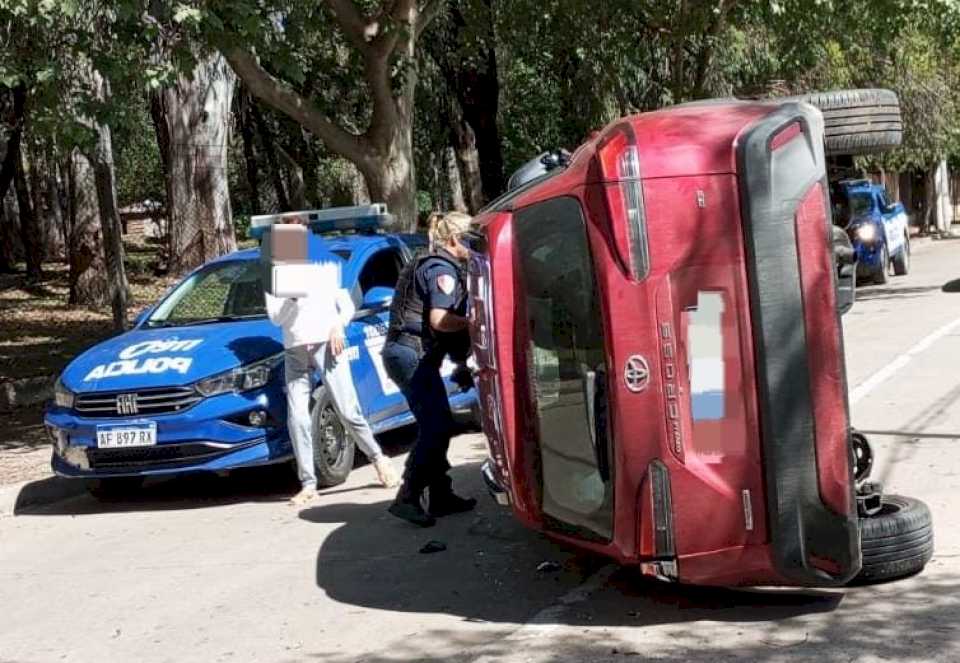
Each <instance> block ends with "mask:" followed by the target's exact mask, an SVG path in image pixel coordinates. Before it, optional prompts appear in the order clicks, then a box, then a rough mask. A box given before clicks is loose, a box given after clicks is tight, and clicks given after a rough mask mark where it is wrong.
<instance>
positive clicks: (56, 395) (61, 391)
mask: <svg viewBox="0 0 960 663" xmlns="http://www.w3.org/2000/svg"><path fill="white" fill-rule="evenodd" d="M75 399H76V395H75V394H74V393H73V392H72V391H70V390H69V389H67V388H66V387H64V386H63V382H61V381H60V378H57V382H56V384H54V385H53V402H54V403H56V404H57V407H65V408H67V409H70V408H72V407H73V402H74V400H75Z"/></svg>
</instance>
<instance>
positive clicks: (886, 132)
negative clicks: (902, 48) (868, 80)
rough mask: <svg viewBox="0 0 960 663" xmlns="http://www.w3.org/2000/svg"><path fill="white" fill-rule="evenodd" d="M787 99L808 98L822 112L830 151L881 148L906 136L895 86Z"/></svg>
mask: <svg viewBox="0 0 960 663" xmlns="http://www.w3.org/2000/svg"><path fill="white" fill-rule="evenodd" d="M788 99H789V100H796V101H805V102H807V103H808V104H811V105H813V106H816V107H817V108H819V109H820V112H821V113H823V121H824V131H823V134H824V138H823V144H824V149H825V151H826V154H827V155H837V154H871V153H874V152H882V151H884V150H889V149H892V148H894V147H898V146H899V145H900V142H901V140H902V139H903V120H902V119H901V117H900V100H899V99H898V98H897V93H896V92H894V91H893V90H883V89H864V90H833V91H830V92H813V93H811V94H802V95H798V96H795V97H788Z"/></svg>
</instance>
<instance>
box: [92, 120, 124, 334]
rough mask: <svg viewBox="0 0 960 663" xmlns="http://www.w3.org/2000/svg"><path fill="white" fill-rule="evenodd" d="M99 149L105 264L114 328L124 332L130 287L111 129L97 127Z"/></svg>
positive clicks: (96, 155) (97, 167)
mask: <svg viewBox="0 0 960 663" xmlns="http://www.w3.org/2000/svg"><path fill="white" fill-rule="evenodd" d="M96 131H97V145H96V148H95V150H94V152H93V155H92V158H91V160H90V161H91V164H92V166H93V174H94V180H95V183H96V190H97V206H98V207H99V209H100V228H101V230H102V233H103V249H104V260H105V264H106V268H107V288H108V292H109V297H110V309H111V311H112V313H113V328H114V329H116V330H120V331H122V330H123V329H126V326H127V305H128V298H129V296H130V285H129V284H128V283H127V272H126V269H125V268H124V264H123V260H124V251H123V238H122V237H121V227H120V213H119V211H118V209H117V185H116V177H115V174H114V167H113V144H112V141H111V134H110V127H109V126H108V125H105V124H97V125H96Z"/></svg>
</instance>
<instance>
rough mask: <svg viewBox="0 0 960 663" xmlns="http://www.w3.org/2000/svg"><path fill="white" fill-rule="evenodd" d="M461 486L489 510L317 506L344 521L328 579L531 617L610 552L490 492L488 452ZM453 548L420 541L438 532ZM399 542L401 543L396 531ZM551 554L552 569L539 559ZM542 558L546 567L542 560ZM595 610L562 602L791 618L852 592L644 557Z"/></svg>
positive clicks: (617, 615)
mask: <svg viewBox="0 0 960 663" xmlns="http://www.w3.org/2000/svg"><path fill="white" fill-rule="evenodd" d="M451 474H452V476H453V478H454V485H455V487H456V489H457V490H458V491H459V492H463V493H464V494H470V495H474V496H476V497H478V498H479V499H480V500H481V501H480V503H479V504H478V507H477V510H476V511H474V512H472V513H469V514H463V515H458V516H450V517H448V518H443V519H441V520H440V521H439V522H438V524H437V526H436V527H433V528H427V529H419V528H415V527H413V526H411V525H408V524H407V523H405V522H403V521H400V520H397V519H395V518H393V517H392V516H390V515H389V514H387V512H386V509H387V507H388V506H389V501H383V502H377V503H373V504H360V503H339V504H330V505H323V506H318V507H313V508H310V509H305V510H304V511H302V512H301V514H300V516H301V518H303V519H305V520H308V521H311V522H317V523H342V525H341V526H340V527H339V528H338V529H336V530H334V531H333V532H331V533H330V534H329V535H327V537H326V538H325V540H324V542H323V544H322V546H321V548H320V550H319V551H318V553H317V566H316V582H317V586H318V587H320V588H321V589H322V590H323V591H324V592H325V593H326V594H327V595H328V596H329V597H330V598H332V599H333V600H335V601H337V602H340V603H344V604H346V605H353V606H360V607H364V608H371V609H377V610H389V611H401V612H413V613H423V614H433V613H444V614H449V615H453V616H456V617H460V618H461V619H463V620H466V621H476V622H493V623H522V622H524V621H526V620H528V619H529V618H530V617H531V615H533V614H536V613H537V612H539V611H540V610H542V609H543V608H545V607H547V606H549V605H551V604H553V603H554V602H555V601H556V598H557V596H562V595H564V594H567V593H568V592H570V591H573V590H574V589H575V588H577V587H579V586H580V585H582V584H583V582H584V581H585V580H586V579H587V578H588V577H590V576H591V575H592V574H593V573H595V572H597V570H598V569H600V568H602V567H607V566H609V562H608V560H606V559H604V558H599V557H596V556H592V555H585V554H582V553H579V552H577V551H575V550H572V549H570V548H567V547H565V546H562V545H560V544H558V543H555V542H553V541H550V540H549V539H547V538H546V537H544V536H543V535H541V534H539V533H537V532H533V531H530V530H528V529H526V528H524V527H523V526H521V525H520V524H519V523H518V522H517V521H515V520H514V518H513V517H512V516H511V514H510V513H509V512H508V511H507V510H506V509H503V508H501V507H499V506H497V505H496V504H494V503H493V501H492V500H491V499H489V497H487V496H485V495H482V494H481V492H482V488H481V485H480V481H479V464H477V463H470V464H466V465H462V466H459V467H457V468H455V469H454V470H453V471H452V472H451ZM431 540H435V541H440V542H442V543H444V544H445V545H446V546H447V549H446V550H445V551H443V552H438V553H433V554H424V553H421V552H419V551H420V549H421V547H422V546H423V545H424V544H425V543H427V542H428V541H431ZM386 542H389V543H386ZM543 562H550V563H551V565H550V567H549V568H548V569H547V570H543V571H541V570H538V567H541V564H542V563H543ZM541 568H542V567H541ZM599 595H603V596H608V595H609V596H610V597H612V598H610V599H609V600H610V601H611V603H610V604H609V605H606V604H604V603H603V602H602V601H600V602H598V601H597V600H595V599H594V598H592V597H591V599H590V600H589V601H587V602H585V603H584V604H583V605H584V606H586V605H587V604H589V605H590V608H589V611H584V610H582V609H580V607H581V606H580V605H579V604H578V605H577V607H576V608H575V609H571V610H564V611H558V612H557V613H556V619H557V620H558V623H563V624H568V625H579V624H583V625H594V626H597V625H603V626H643V625H652V624H664V623H682V622H689V621H696V620H700V619H714V620H726V619H731V620H732V619H735V620H738V621H747V622H752V621H758V622H765V621H770V620H778V619H788V618H793V617H798V616H801V615H809V614H812V613H822V612H829V611H832V610H834V609H835V608H836V607H837V606H838V605H839V603H840V601H841V600H842V598H843V594H842V592H812V591H792V592H782V591H780V592H760V591H746V590H733V589H713V588H696V587H685V586H680V585H670V584H664V583H659V582H655V581H650V580H647V579H644V578H643V577H642V576H641V575H640V574H639V572H638V571H636V570H635V569H629V568H622V569H619V570H616V571H614V572H613V575H612V576H611V577H610V578H609V580H607V581H606V584H605V587H604V588H603V591H602V592H600V593H598V596H599Z"/></svg>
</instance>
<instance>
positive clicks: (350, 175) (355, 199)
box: [344, 160, 370, 205]
mask: <svg viewBox="0 0 960 663" xmlns="http://www.w3.org/2000/svg"><path fill="white" fill-rule="evenodd" d="M344 169H345V170H346V175H345V177H346V180H347V188H348V189H349V191H350V204H351V205H369V204H370V193H369V192H368V191H367V182H366V180H364V179H363V173H361V172H360V171H359V169H357V167H356V166H355V165H354V164H353V163H351V162H349V161H346V160H345V161H344Z"/></svg>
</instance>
